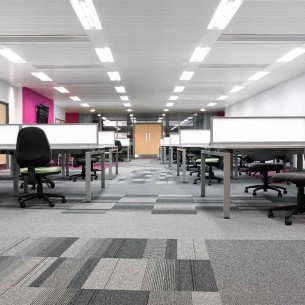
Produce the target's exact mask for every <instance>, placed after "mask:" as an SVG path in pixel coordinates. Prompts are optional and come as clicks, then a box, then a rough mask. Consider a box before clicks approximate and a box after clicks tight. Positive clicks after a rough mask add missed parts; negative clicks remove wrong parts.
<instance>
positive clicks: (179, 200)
mask: <svg viewBox="0 0 305 305" xmlns="http://www.w3.org/2000/svg"><path fill="white" fill-rule="evenodd" d="M161 202H165V203H188V202H189V203H193V202H194V201H193V198H180V197H179V198H178V197H177V198H166V197H163V198H158V199H157V203H161Z"/></svg>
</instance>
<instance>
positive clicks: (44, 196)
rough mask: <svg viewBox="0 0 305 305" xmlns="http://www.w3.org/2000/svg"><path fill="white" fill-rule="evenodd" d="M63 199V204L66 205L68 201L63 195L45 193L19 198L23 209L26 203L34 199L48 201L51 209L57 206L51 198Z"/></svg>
mask: <svg viewBox="0 0 305 305" xmlns="http://www.w3.org/2000/svg"><path fill="white" fill-rule="evenodd" d="M52 197H54V198H61V202H62V203H66V202H67V200H66V198H65V196H62V195H57V194H51V193H43V194H37V193H36V194H31V195H25V196H19V197H18V202H19V204H20V207H21V208H25V207H26V204H25V202H26V201H29V200H32V199H43V201H47V202H48V203H49V206H50V207H51V208H53V207H54V206H55V204H54V203H53V201H52V200H51V199H50V198H52Z"/></svg>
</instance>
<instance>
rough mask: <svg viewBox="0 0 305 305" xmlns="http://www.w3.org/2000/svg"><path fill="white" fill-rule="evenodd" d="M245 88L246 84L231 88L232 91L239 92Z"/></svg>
mask: <svg viewBox="0 0 305 305" xmlns="http://www.w3.org/2000/svg"><path fill="white" fill-rule="evenodd" d="M244 88H245V86H236V87H234V88H233V89H231V90H230V92H235V93H236V92H239V91H241V90H243V89H244Z"/></svg>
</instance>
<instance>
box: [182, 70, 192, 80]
mask: <svg viewBox="0 0 305 305" xmlns="http://www.w3.org/2000/svg"><path fill="white" fill-rule="evenodd" d="M193 75H194V72H193V71H184V72H183V73H182V75H181V77H180V80H190V79H191V78H192V77H193Z"/></svg>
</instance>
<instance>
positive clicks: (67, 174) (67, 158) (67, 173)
mask: <svg viewBox="0 0 305 305" xmlns="http://www.w3.org/2000/svg"><path fill="white" fill-rule="evenodd" d="M65 155H66V177H69V154H68V153H66V154H65Z"/></svg>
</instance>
